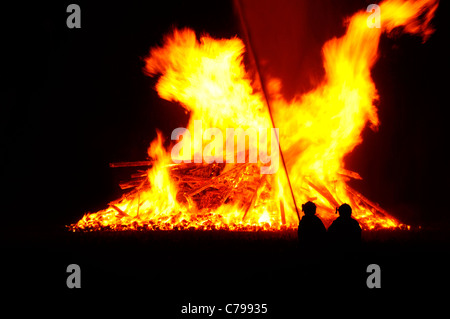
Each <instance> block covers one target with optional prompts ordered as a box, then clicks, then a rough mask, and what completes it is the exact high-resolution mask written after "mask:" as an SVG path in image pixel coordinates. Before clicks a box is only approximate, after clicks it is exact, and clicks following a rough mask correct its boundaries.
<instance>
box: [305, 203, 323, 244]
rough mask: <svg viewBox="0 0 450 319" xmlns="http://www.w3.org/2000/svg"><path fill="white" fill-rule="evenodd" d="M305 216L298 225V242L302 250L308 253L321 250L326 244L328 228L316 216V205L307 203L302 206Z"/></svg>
mask: <svg viewBox="0 0 450 319" xmlns="http://www.w3.org/2000/svg"><path fill="white" fill-rule="evenodd" d="M302 211H303V212H304V213H305V215H304V216H303V217H302V219H301V220H300V223H299V225H298V240H299V244H300V248H302V249H304V250H305V251H307V252H314V251H317V250H321V249H322V248H323V244H324V242H325V235H326V228H325V226H324V225H323V223H322V221H321V220H320V218H319V217H317V216H316V204H314V203H313V202H307V203H305V204H303V205H302Z"/></svg>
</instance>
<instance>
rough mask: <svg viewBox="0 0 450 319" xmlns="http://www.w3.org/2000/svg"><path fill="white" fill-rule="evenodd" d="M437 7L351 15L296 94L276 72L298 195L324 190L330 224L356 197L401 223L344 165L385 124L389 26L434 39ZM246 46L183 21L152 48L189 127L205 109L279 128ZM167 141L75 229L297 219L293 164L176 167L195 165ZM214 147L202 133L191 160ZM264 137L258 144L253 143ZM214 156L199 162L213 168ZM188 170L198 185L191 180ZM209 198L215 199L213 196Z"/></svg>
mask: <svg viewBox="0 0 450 319" xmlns="http://www.w3.org/2000/svg"><path fill="white" fill-rule="evenodd" d="M437 6H438V1H437V0H428V1H427V0H419V1H403V0H393V1H385V2H382V3H381V4H380V9H381V28H380V29H377V28H369V27H368V26H367V17H368V13H367V12H365V11H361V12H358V13H356V14H354V15H353V16H352V17H351V18H350V19H348V20H347V23H348V27H347V32H346V34H345V35H344V36H342V37H340V38H333V39H331V40H329V41H328V42H326V43H325V44H324V46H323V64H324V68H325V78H324V79H323V82H322V84H321V85H319V86H318V87H317V88H316V89H315V90H313V91H311V92H309V93H307V94H304V95H302V96H297V97H295V98H294V99H293V100H292V101H286V100H285V99H284V98H283V96H281V94H280V93H279V92H280V88H281V82H280V81H279V80H276V79H273V80H272V81H270V84H269V91H270V97H269V98H270V101H271V103H272V104H273V110H275V113H274V114H273V115H274V120H275V123H276V124H277V125H278V127H279V128H280V131H279V134H280V137H279V138H280V145H281V148H282V151H283V153H284V155H285V158H286V166H287V169H288V173H289V176H290V177H291V182H292V185H293V188H294V194H295V197H296V199H297V202H306V201H308V200H313V201H315V203H316V205H317V213H318V215H319V216H320V217H321V218H322V219H323V220H324V222H325V224H329V223H330V222H331V221H332V220H333V219H334V218H335V215H334V211H335V207H336V206H338V205H340V204H342V203H349V204H350V205H351V206H352V207H353V216H354V217H355V218H356V219H357V220H358V221H359V223H360V224H361V225H362V226H363V228H365V229H373V228H380V227H382V228H389V227H400V226H401V224H400V223H399V221H397V220H396V219H395V218H393V217H391V216H390V215H389V214H388V213H387V212H386V211H384V210H383V209H382V208H381V207H379V205H378V204H375V203H373V202H371V201H370V200H368V199H367V198H365V197H364V196H363V195H361V194H359V193H358V192H357V191H355V190H353V189H352V188H350V187H349V186H348V185H347V181H348V180H349V179H350V178H358V179H360V178H361V177H360V176H359V175H358V174H357V173H355V172H350V171H348V170H346V169H345V168H344V161H343V158H344V156H345V155H346V154H348V153H349V152H351V151H352V150H353V149H354V148H355V146H357V145H358V144H360V143H361V142H362V138H361V132H362V130H363V129H364V127H365V126H366V125H367V124H369V125H370V127H371V128H372V129H374V130H376V129H377V127H378V125H379V119H378V115H377V109H376V107H375V105H374V102H376V101H377V100H378V95H377V91H376V88H375V84H374V83H373V80H372V78H371V75H370V70H371V68H372V66H373V65H374V63H375V62H376V60H377V49H378V43H379V39H380V36H381V34H382V32H387V33H389V32H391V31H392V30H393V29H394V28H396V27H402V28H403V31H404V32H407V33H412V34H420V35H421V36H422V37H423V39H424V41H425V40H426V39H427V38H428V37H429V36H430V34H431V33H432V32H433V30H432V29H431V28H430V20H431V19H432V17H433V15H434V12H435V10H436V9H437ZM244 50H245V46H244V44H243V42H242V41H241V40H240V39H239V38H233V39H214V38H212V37H210V36H207V35H205V36H202V37H201V38H200V41H197V38H196V36H195V33H194V31H192V30H189V29H183V30H174V32H173V34H170V35H168V36H166V37H165V39H164V45H163V46H162V47H157V48H153V49H151V51H150V55H149V57H148V58H147V59H146V67H145V71H146V72H147V73H148V74H149V75H151V76H155V75H160V78H159V80H158V82H157V85H156V90H157V91H158V94H159V96H160V97H161V98H163V99H166V100H170V101H176V102H179V103H180V104H181V105H182V107H184V108H185V109H186V110H187V111H189V112H190V120H189V123H188V126H187V129H188V130H190V131H191V132H192V131H194V121H196V120H202V124H203V127H205V128H218V129H220V130H222V131H223V132H225V130H226V129H227V128H242V129H244V130H246V129H249V128H254V129H265V128H270V127H271V122H270V118H269V116H268V112H267V105H265V102H264V99H263V96H262V95H261V93H260V90H258V88H256V87H255V85H254V84H253V82H252V80H251V78H250V76H249V75H248V73H247V72H246V70H245V66H244V64H243V54H244ZM162 142H163V138H162V136H161V134H160V133H158V138H157V139H156V140H155V141H153V142H152V143H151V145H150V148H149V150H148V154H149V156H150V157H151V158H152V159H153V160H154V162H153V166H152V168H151V169H149V170H148V171H147V176H146V178H145V179H143V180H142V183H141V184H140V185H139V186H138V187H136V188H135V189H134V190H133V191H132V192H131V193H129V194H127V195H124V196H123V197H122V198H121V199H119V200H117V201H115V202H113V203H110V206H109V207H108V208H107V209H105V210H102V211H99V212H97V213H91V214H86V215H84V217H83V218H82V219H81V220H80V221H78V223H76V224H73V225H71V226H70V227H71V229H73V230H82V229H90V230H91V229H105V228H108V229H186V228H195V229H229V230H240V229H245V230H256V229H283V228H286V227H288V228H295V227H296V226H297V224H298V219H297V216H296V214H295V210H294V208H293V205H292V198H290V194H289V192H288V191H286V190H287V189H288V188H287V183H286V180H285V175H284V172H283V169H284V168H283V167H280V168H281V169H280V170H278V171H277V172H276V173H275V174H272V175H264V176H261V175H260V174H259V173H258V170H257V168H258V167H259V166H261V162H260V161H259V162H258V163H256V164H252V165H250V164H231V163H229V162H228V163H224V164H222V166H218V165H219V164H209V165H210V167H209V168H208V169H212V168H218V169H219V171H220V173H219V174H218V175H217V174H216V175H214V174H212V173H211V172H212V171H211V170H210V171H208V176H196V175H193V176H190V177H189V176H183V174H182V173H180V174H178V175H177V174H175V175H174V172H177V170H180V169H181V167H183V165H178V166H177V165H176V164H173V160H172V158H171V153H170V151H169V150H166V149H165V148H164V147H163V143H162ZM186 145H189V144H186ZM216 145H218V144H216ZM203 147H204V141H203V140H202V139H200V140H198V141H194V143H193V144H191V145H190V148H191V150H192V152H188V151H187V152H184V153H183V154H182V155H181V159H183V160H185V161H188V160H190V159H192V158H195V156H199V155H200V156H201V152H202V150H203ZM255 148H256V149H257V148H258V147H257V146H255V145H253V144H252V143H249V145H248V146H247V147H246V152H248V153H250V152H251V151H253V150H254V149H255ZM216 155H217V154H216ZM218 155H219V157H221V156H223V158H224V159H225V158H226V156H225V155H224V154H220V153H218ZM234 155H235V154H234ZM233 158H234V157H233ZM186 165H188V164H185V166H186ZM214 165H216V166H214ZM206 166H207V164H203V165H202V164H200V165H198V168H199V169H203V170H207V169H206V168H205V167H206ZM211 174H212V175H211ZM180 176H181V177H180ZM180 180H182V181H183V183H184V184H185V185H188V186H189V188H188V189H190V190H191V191H190V192H186V191H185V189H184V190H182V189H181V186H180V185H181V184H180V183H179V181H180ZM177 181H178V183H177ZM224 185H227V187H228V188H227V187H224ZM249 189H250V190H249ZM208 201H209V202H214V203H215V204H214V205H207V204H205V202H208Z"/></svg>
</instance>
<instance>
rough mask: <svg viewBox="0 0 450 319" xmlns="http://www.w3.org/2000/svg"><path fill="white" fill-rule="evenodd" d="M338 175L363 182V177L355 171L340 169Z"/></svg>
mask: <svg viewBox="0 0 450 319" xmlns="http://www.w3.org/2000/svg"><path fill="white" fill-rule="evenodd" d="M338 174H339V175H343V176H347V177H351V178H354V179H359V180H362V177H361V175H359V174H358V173H356V172H353V171H350V170H348V169H345V168H340V169H339V172H338Z"/></svg>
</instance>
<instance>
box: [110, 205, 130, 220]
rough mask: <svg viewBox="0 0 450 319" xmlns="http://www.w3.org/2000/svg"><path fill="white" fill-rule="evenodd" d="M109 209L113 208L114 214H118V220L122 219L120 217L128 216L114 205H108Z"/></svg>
mask: <svg viewBox="0 0 450 319" xmlns="http://www.w3.org/2000/svg"><path fill="white" fill-rule="evenodd" d="M109 206H110V207H112V208H114V210H115V211H116V212H118V213H119V217H120V218H122V217H125V216H128V215H127V214H126V213H125V212H124V211H123V210H121V209H120V208H119V207H117V206H116V205H111V204H110V205H109Z"/></svg>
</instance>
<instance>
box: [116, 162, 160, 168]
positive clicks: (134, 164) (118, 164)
mask: <svg viewBox="0 0 450 319" xmlns="http://www.w3.org/2000/svg"><path fill="white" fill-rule="evenodd" d="M152 164H153V161H137V162H115V163H109V167H112V168H116V167H138V166H151V165H152Z"/></svg>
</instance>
